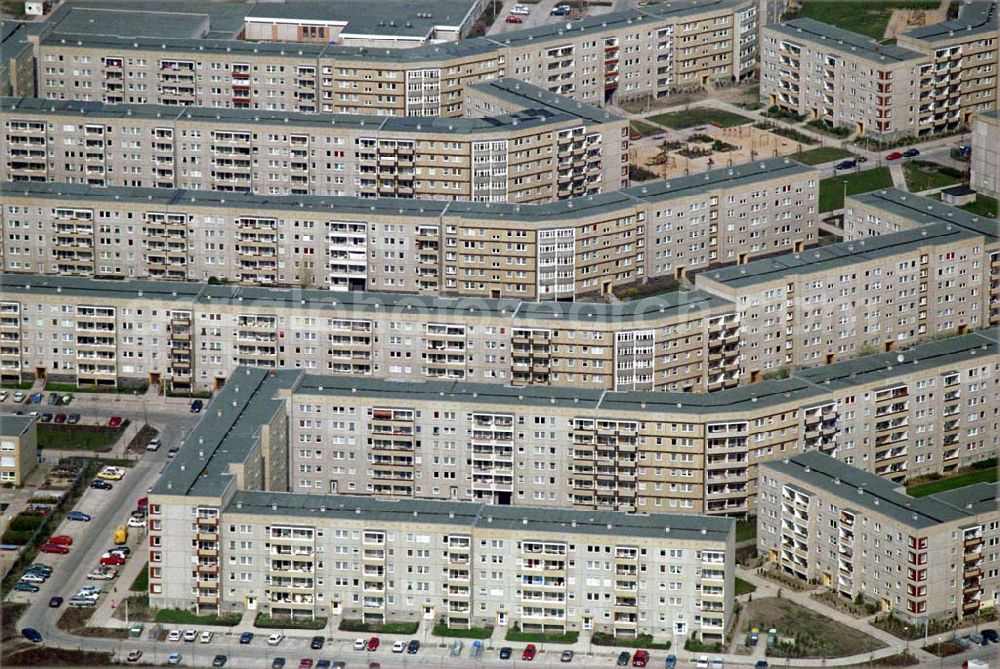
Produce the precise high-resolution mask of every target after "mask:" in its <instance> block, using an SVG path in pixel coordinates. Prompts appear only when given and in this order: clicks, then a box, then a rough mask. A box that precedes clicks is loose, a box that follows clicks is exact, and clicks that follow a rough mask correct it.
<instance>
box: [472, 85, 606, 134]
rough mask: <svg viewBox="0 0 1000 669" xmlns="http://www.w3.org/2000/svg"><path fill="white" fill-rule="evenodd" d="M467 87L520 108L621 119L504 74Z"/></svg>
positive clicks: (590, 118) (603, 120)
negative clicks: (500, 77)
mask: <svg viewBox="0 0 1000 669" xmlns="http://www.w3.org/2000/svg"><path fill="white" fill-rule="evenodd" d="M468 88H472V89H474V90H480V91H483V92H484V93H487V94H489V95H492V96H494V97H497V98H500V99H502V100H506V101H507V102H509V103H512V104H515V105H518V106H520V108H521V109H533V108H537V107H542V108H546V109H551V110H553V111H559V112H563V113H564V114H567V115H569V116H576V117H578V118H582V119H586V120H588V121H593V122H596V123H606V122H608V121H617V120H621V119H622V117H621V116H618V115H617V114H612V113H611V112H609V111H607V110H605V109H601V108H600V107H595V106H594V105H591V104H587V103H586V102H578V101H576V100H573V99H571V98H568V97H566V96H564V95H559V94H558V93H552V92H551V91H547V90H546V89H544V88H541V87H539V86H535V85H534V84H529V83H528V82H526V81H520V80H518V79H509V78H506V77H505V78H503V79H491V80H489V81H483V82H478V83H474V84H471V85H469V86H468Z"/></svg>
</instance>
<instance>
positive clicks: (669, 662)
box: [664, 653, 677, 669]
mask: <svg viewBox="0 0 1000 669" xmlns="http://www.w3.org/2000/svg"><path fill="white" fill-rule="evenodd" d="M664 666H665V667H666V669H676V668H677V656H676V655H674V654H672V653H671V654H670V655H667V659H666V661H665V662H664Z"/></svg>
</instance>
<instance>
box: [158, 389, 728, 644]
mask: <svg viewBox="0 0 1000 669" xmlns="http://www.w3.org/2000/svg"><path fill="white" fill-rule="evenodd" d="M300 376H301V373H300V372H294V371H291V370H284V371H279V372H276V373H268V372H266V371H263V370H251V369H241V370H238V371H237V372H236V374H235V375H234V377H233V378H232V379H231V381H230V383H227V384H226V386H225V388H223V389H222V391H221V392H220V394H219V396H218V397H216V399H215V400H214V401H213V402H212V404H210V405H209V406H208V407H207V409H206V414H205V417H204V419H203V420H202V421H201V422H200V423H199V424H198V425H197V426H196V427H195V428H194V430H192V432H191V434H190V435H189V436H188V437H187V439H186V440H185V442H184V444H183V445H182V447H181V450H180V452H179V453H178V455H177V457H176V458H175V459H174V460H173V461H171V463H170V464H169V465H168V466H167V469H166V471H165V472H164V474H163V475H162V476H161V478H160V479H159V480H158V481H157V483H156V484H155V485H154V487H153V490H152V491H151V493H150V499H149V556H150V570H149V576H150V580H149V594H150V600H151V602H152V603H153V605H154V606H158V607H180V608H185V609H190V608H194V609H195V610H197V611H199V612H203V613H205V612H210V611H212V612H218V611H244V610H249V611H262V612H264V613H267V614H270V615H288V616H293V617H296V618H314V617H329V618H332V619H335V620H336V619H340V618H346V619H354V620H363V621H366V622H395V621H419V622H420V623H421V624H422V625H425V626H427V625H434V624H435V623H436V622H438V621H441V622H443V623H444V624H446V625H448V626H449V627H452V628H469V627H472V626H486V625H489V626H495V627H498V628H500V629H501V630H503V629H504V628H506V627H510V626H514V625H517V626H519V627H520V629H521V630H525V631H546V632H561V631H569V630H594V631H601V632H607V633H611V634H614V635H615V636H623V637H634V636H637V635H640V634H651V635H653V637H654V638H655V639H658V640H672V641H674V642H675V643H682V642H683V640H686V639H687V638H689V637H690V636H691V635H692V634H693V635H695V636H696V637H698V638H701V639H703V640H705V641H723V640H725V638H726V634H725V630H726V627H727V625H728V624H729V623H730V622H731V621H730V616H731V615H732V607H733V595H734V591H733V578H734V577H733V573H734V571H735V554H734V547H735V532H734V522H733V521H732V520H731V519H726V518H709V517H700V516H691V515H688V516H684V515H673V514H626V513H614V512H600V511H585V512H584V511H576V510H552V509H539V508H532V507H524V508H515V507H510V506H496V505H486V504H482V503H473V502H451V501H415V500H408V501H407V502H406V504H405V506H404V505H402V504H401V503H400V502H398V501H393V500H379V499H371V498H364V497H358V496H345V495H335V494H294V493H289V492H286V490H287V487H286V481H285V480H283V476H284V475H286V474H287V471H285V469H284V467H285V463H284V462H283V461H282V457H283V455H285V454H286V452H287V450H288V449H289V448H291V446H292V445H291V444H289V443H288V441H287V437H286V436H285V435H284V434H282V433H281V430H282V428H283V427H284V426H285V425H286V424H288V423H289V422H290V421H292V420H293V418H292V417H291V416H290V415H289V414H288V413H287V408H286V402H285V401H283V400H281V399H278V396H279V395H281V394H282V393H284V392H286V391H287V389H288V387H289V384H293V383H294V382H295V380H296V378H299V377H300ZM168 546H169V547H170V550H167V547H168Z"/></svg>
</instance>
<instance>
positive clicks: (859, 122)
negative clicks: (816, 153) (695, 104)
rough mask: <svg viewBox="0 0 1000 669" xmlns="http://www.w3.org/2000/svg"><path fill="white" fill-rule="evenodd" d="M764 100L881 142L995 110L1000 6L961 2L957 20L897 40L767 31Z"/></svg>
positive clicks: (793, 24) (937, 130) (801, 25)
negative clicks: (883, 42)
mask: <svg viewBox="0 0 1000 669" xmlns="http://www.w3.org/2000/svg"><path fill="white" fill-rule="evenodd" d="M761 41H762V45H761V100H762V101H763V102H764V103H765V104H767V105H770V106H777V107H780V108H781V109H784V110H786V111H789V112H792V113H795V114H800V115H803V116H806V117H808V118H809V119H811V120H820V121H823V122H824V123H826V124H827V125H829V126H831V127H837V126H844V127H847V128H849V129H850V130H851V131H852V132H857V133H858V134H860V135H868V136H872V137H876V138H886V139H891V138H897V137H902V136H914V137H931V136H934V135H939V134H942V133H952V132H955V131H957V130H959V129H960V128H963V127H966V128H967V127H969V126H970V125H971V124H972V117H973V116H974V115H975V114H976V113H979V112H983V111H989V110H992V109H996V108H997V92H998V90H1000V89H998V87H997V75H998V60H997V59H998V53H1000V51H998V42H1000V28H998V19H997V5H996V3H995V2H992V1H977V2H970V3H965V4H963V5H961V7H960V9H959V15H958V17H957V18H955V19H954V20H949V21H945V22H943V23H939V24H935V25H931V26H926V27H922V28H916V29H914V30H910V31H906V32H903V33H901V34H900V35H899V36H898V38H897V40H896V43H895V44H889V45H886V44H880V43H879V42H876V41H875V40H873V39H871V38H868V37H865V36H863V35H859V34H857V33H852V32H849V31H847V30H842V29H840V28H836V27H833V26H830V25H827V24H824V23H821V22H819V21H815V20H813V19H794V20H792V21H788V22H786V23H781V24H775V25H768V26H765V27H764V28H763V29H762V35H761Z"/></svg>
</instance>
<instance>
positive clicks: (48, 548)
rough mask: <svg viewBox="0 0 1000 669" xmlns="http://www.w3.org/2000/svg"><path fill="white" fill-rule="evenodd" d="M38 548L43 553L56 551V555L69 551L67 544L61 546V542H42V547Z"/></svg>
mask: <svg viewBox="0 0 1000 669" xmlns="http://www.w3.org/2000/svg"><path fill="white" fill-rule="evenodd" d="M38 550H40V551H41V552H43V553H56V554H57V555H65V554H66V553H69V546H63V545H61V544H43V545H42V547H41V548H39V549H38Z"/></svg>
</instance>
